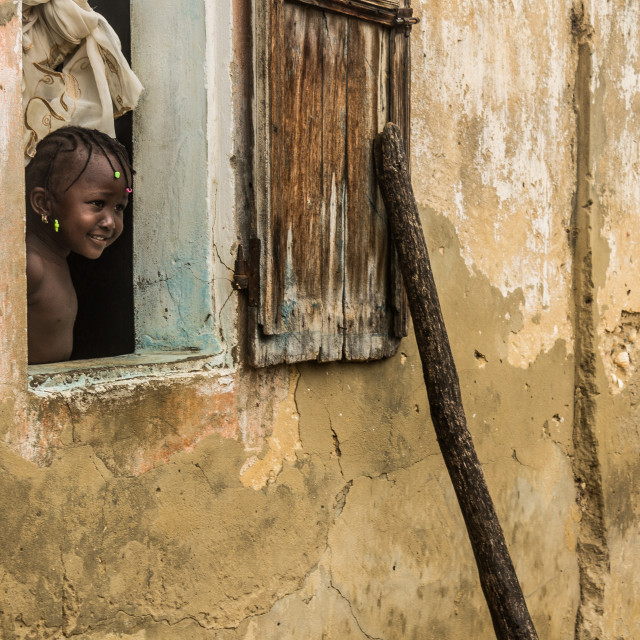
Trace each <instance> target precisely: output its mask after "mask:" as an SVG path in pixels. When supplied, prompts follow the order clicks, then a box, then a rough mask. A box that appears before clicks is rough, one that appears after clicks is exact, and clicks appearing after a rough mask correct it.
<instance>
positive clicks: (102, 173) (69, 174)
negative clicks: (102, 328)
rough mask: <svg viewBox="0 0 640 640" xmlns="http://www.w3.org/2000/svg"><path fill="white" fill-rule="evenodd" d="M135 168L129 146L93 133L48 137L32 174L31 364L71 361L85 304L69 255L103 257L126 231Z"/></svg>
mask: <svg viewBox="0 0 640 640" xmlns="http://www.w3.org/2000/svg"><path fill="white" fill-rule="evenodd" d="M132 175H133V170H132V168H131V164H130V163H129V158H128V156H127V152H126V150H125V148H124V147H123V146H122V145H121V144H120V143H119V142H118V141H117V140H115V139H113V138H111V137H109V136H108V135H106V134H104V133H102V132H100V131H97V130H93V129H83V128H81V127H63V128H61V129H58V130H57V131H54V132H53V133H50V134H49V135H48V136H47V137H45V138H43V139H42V140H41V141H40V142H39V143H38V146H37V148H36V154H35V156H34V158H33V160H32V161H31V162H30V163H29V165H28V166H27V169H26V173H25V179H26V210H27V238H26V242H27V303H28V307H27V314H28V344H29V363H30V364H41V363H45V362H59V361H62V360H68V359H69V358H70V356H71V350H72V347H73V325H74V322H75V319H76V312H77V309H78V301H77V297H76V292H75V290H74V288H73V284H72V283H71V275H70V273H69V267H68V265H67V256H68V255H69V253H70V252H71V251H73V252H75V253H78V254H80V255H82V256H85V257H86V258H92V259H95V258H99V257H100V256H101V255H102V252H103V251H104V250H105V249H106V248H107V247H108V246H109V245H111V244H113V243H114V242H115V241H116V240H117V238H118V236H120V234H121V233H122V226H123V219H122V218H123V212H124V209H125V207H126V206H127V203H128V200H129V194H130V193H131V179H132Z"/></svg>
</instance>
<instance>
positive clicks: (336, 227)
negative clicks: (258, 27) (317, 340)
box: [318, 12, 349, 361]
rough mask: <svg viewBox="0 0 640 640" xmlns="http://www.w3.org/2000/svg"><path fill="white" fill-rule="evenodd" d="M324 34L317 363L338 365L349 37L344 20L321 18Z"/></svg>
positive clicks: (341, 337)
mask: <svg viewBox="0 0 640 640" xmlns="http://www.w3.org/2000/svg"><path fill="white" fill-rule="evenodd" d="M323 21H324V28H323V31H322V53H323V68H322V75H323V92H322V189H323V198H322V209H321V215H322V225H321V228H322V232H323V255H324V256H325V263H324V265H323V271H322V293H323V296H322V301H323V306H324V325H323V328H322V348H321V350H320V353H319V354H318V360H321V361H329V360H339V359H340V358H341V357H342V346H343V340H344V335H343V334H344V329H343V327H344V312H343V300H342V298H343V291H344V277H345V275H344V271H345V270H344V254H345V238H344V234H345V201H346V193H347V176H346V151H347V149H346V130H347V35H348V26H349V25H348V21H347V20H345V19H344V16H339V15H335V14H332V13H330V12H323Z"/></svg>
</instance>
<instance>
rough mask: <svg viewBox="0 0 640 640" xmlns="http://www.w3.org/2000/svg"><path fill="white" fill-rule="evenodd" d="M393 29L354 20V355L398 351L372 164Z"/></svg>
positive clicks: (350, 287) (350, 277)
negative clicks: (393, 335) (390, 34)
mask: <svg viewBox="0 0 640 640" xmlns="http://www.w3.org/2000/svg"><path fill="white" fill-rule="evenodd" d="M387 42H388V31H387V29H385V28H383V27H379V26H378V25H375V24H373V23H368V22H364V21H361V20H350V21H349V41H348V48H349V63H348V71H347V74H348V81H347V95H348V105H349V108H348V114H347V149H348V170H347V175H348V196H347V233H346V259H345V261H346V280H345V296H344V300H345V306H344V313H345V322H346V327H347V331H346V334H345V345H344V355H345V357H346V358H348V359H350V360H366V359H370V358H382V357H386V356H389V355H392V354H393V353H395V350H396V349H397V344H398V341H397V340H395V339H394V338H393V337H392V335H391V327H392V322H393V314H392V309H391V306H390V305H389V303H388V300H389V235H388V225H387V217H386V213H385V211H384V207H383V205H382V201H381V199H380V195H379V191H378V187H377V183H376V179H375V170H374V166H373V146H372V145H373V140H374V138H375V136H376V135H377V134H378V132H379V131H381V130H382V128H383V127H384V124H385V122H386V119H387V102H386V97H385V93H386V91H387V82H386V78H387V74H388V64H389V56H388V49H387V44H386V43H387Z"/></svg>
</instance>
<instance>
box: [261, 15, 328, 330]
mask: <svg viewBox="0 0 640 640" xmlns="http://www.w3.org/2000/svg"><path fill="white" fill-rule="evenodd" d="M280 37H281V38H282V40H281V41H280V42H279V43H278V44H277V45H276V46H277V47H278V48H279V49H280V50H279V51H278V54H279V55H280V57H283V58H284V65H283V68H282V75H279V74H278V75H276V74H274V76H273V80H272V94H280V99H279V100H278V102H279V104H278V112H277V113H276V112H274V111H273V110H272V121H273V129H272V132H271V148H272V156H271V157H272V159H271V190H272V200H271V203H272V207H271V220H270V231H271V233H270V237H269V243H268V258H267V260H268V261H267V265H266V267H267V270H266V274H265V276H266V283H265V284H266V287H267V290H266V292H265V306H266V308H265V318H264V323H263V331H264V332H265V333H267V334H275V333H285V332H287V333H297V334H299V335H300V336H301V339H302V333H303V332H309V331H311V332H313V331H321V330H322V314H321V311H322V310H321V308H319V305H318V304H315V305H314V304H313V303H314V302H317V301H319V300H320V299H321V296H322V287H321V279H320V278H319V277H318V275H319V274H320V273H321V271H322V266H323V262H324V260H323V255H322V243H321V238H322V234H321V232H320V231H321V230H320V228H319V225H320V222H321V221H320V217H319V216H318V212H319V210H320V208H321V205H322V195H323V194H322V47H321V37H322V14H321V13H320V12H318V11H309V10H307V9H305V8H304V7H300V6H298V5H296V4H290V3H285V4H284V20H283V31H282V33H281V36H280ZM283 52H285V55H284V56H283V55H282V53H283ZM274 53H275V52H274Z"/></svg>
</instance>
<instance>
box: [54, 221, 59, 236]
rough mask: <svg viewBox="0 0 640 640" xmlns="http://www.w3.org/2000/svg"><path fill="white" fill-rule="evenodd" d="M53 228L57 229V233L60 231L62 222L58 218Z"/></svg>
mask: <svg viewBox="0 0 640 640" xmlns="http://www.w3.org/2000/svg"><path fill="white" fill-rule="evenodd" d="M53 228H54V229H55V232H56V233H58V231H60V223H59V222H58V219H57V218H56V219H55V220H54V221H53Z"/></svg>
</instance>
